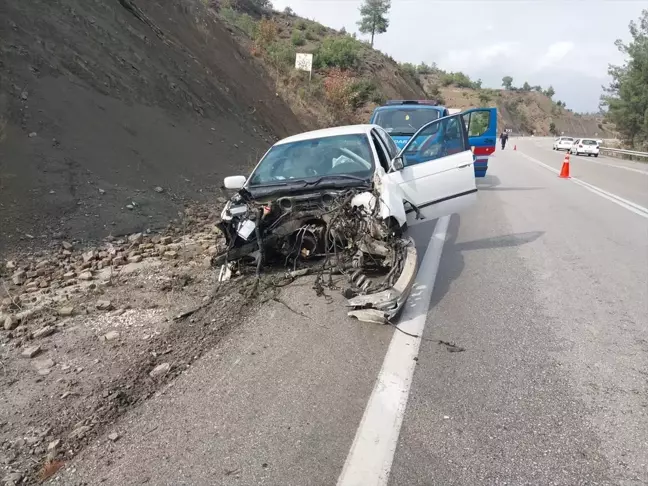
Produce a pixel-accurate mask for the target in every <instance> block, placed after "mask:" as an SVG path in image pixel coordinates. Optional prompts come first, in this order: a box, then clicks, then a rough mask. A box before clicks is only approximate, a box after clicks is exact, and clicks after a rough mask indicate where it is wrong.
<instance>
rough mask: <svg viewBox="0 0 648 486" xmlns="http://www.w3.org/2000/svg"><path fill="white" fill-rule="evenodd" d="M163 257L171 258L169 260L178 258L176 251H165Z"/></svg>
mask: <svg viewBox="0 0 648 486" xmlns="http://www.w3.org/2000/svg"><path fill="white" fill-rule="evenodd" d="M164 256H165V257H166V258H171V259H173V258H177V257H178V252H177V251H165V252H164Z"/></svg>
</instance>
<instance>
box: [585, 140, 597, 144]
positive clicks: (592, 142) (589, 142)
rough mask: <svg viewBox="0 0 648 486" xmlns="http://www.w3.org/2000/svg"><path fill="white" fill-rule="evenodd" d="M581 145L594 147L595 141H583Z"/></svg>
mask: <svg viewBox="0 0 648 486" xmlns="http://www.w3.org/2000/svg"><path fill="white" fill-rule="evenodd" d="M583 145H596V140H583Z"/></svg>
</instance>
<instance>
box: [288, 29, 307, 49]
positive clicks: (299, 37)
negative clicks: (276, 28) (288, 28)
mask: <svg viewBox="0 0 648 486" xmlns="http://www.w3.org/2000/svg"><path fill="white" fill-rule="evenodd" d="M290 40H291V42H292V43H293V45H294V46H303V45H304V44H306V38H305V37H304V34H302V31H301V30H293V33H292V36H291V37H290Z"/></svg>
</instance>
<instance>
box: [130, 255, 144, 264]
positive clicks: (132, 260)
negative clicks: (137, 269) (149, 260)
mask: <svg viewBox="0 0 648 486" xmlns="http://www.w3.org/2000/svg"><path fill="white" fill-rule="evenodd" d="M142 258H143V257H142V255H133V256H129V257H128V263H139V262H141V261H142Z"/></svg>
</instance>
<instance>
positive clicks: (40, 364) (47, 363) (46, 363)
mask: <svg viewBox="0 0 648 486" xmlns="http://www.w3.org/2000/svg"><path fill="white" fill-rule="evenodd" d="M32 365H33V366H34V368H36V370H38V371H39V372H40V371H44V370H47V373H49V370H50V368H52V367H53V366H54V360H52V359H50V358H47V359H35V360H34V361H32Z"/></svg>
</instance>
